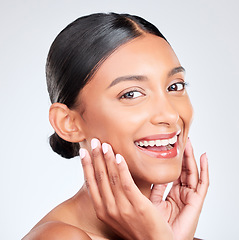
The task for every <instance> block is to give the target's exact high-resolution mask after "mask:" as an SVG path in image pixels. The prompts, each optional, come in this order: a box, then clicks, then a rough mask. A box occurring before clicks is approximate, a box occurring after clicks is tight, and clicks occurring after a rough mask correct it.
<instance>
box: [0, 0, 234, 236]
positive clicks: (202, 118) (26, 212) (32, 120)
mask: <svg viewBox="0 0 239 240" xmlns="http://www.w3.org/2000/svg"><path fill="white" fill-rule="evenodd" d="M238 10H239V3H238V1H236V0H235V1H233V0H228V1H222V0H211V1H208V0H197V1H196V0H180V1H179V0H171V1H166V0H164V1H159V0H158V1H153V0H151V1H150V0H148V1H145V0H144V1H139V0H133V1H129V0H121V1H112V0H109V1H106V0H101V1H79V0H78V1H76V0H52V1H50V0H41V1H36V0H25V1H24V0H21V1H13V0H8V1H3V0H1V3H0V69H1V72H0V164H1V165H0V189H1V191H0V194H1V195H0V196H1V197H0V238H1V239H6V240H7V239H10V240H11V239H21V238H22V237H23V236H24V235H25V234H26V233H27V232H28V231H29V230H30V229H31V228H32V227H33V225H34V224H36V223H37V221H38V220H40V218H42V217H43V216H44V215H45V214H46V213H47V212H48V211H50V210H51V209H52V208H53V207H54V206H56V205H57V204H59V203H60V202H62V201H63V200H65V199H67V198H69V197H71V196H72V195H73V194H75V193H76V192H77V191H78V189H79V188H80V186H81V185H82V183H83V175H82V170H81V164H80V160H79V158H75V159H72V160H66V159H63V158H61V157H59V156H58V155H56V154H55V153H53V152H52V150H51V149H50V147H49V145H48V137H49V136H50V134H51V133H52V129H51V127H50V124H49V123H48V109H49V106H50V102H49V99H48V94H47V91H46V83H45V73H44V67H45V66H44V65H45V59H46V56H47V52H48V49H49V47H50V44H51V43H52V41H53V39H54V38H55V36H56V35H57V34H58V33H59V31H61V30H62V29H63V28H64V27H65V26H66V25H67V24H68V23H70V22H71V21H73V20H75V19H76V18H77V17H79V16H82V15H85V14H90V13H94V12H109V11H116V12H120V13H122V12H127V13H131V14H136V15H139V16H142V17H144V18H146V19H147V20H149V21H151V22H152V23H154V24H155V25H156V26H157V27H158V28H159V29H160V30H161V31H162V33H163V34H164V35H165V36H166V38H167V39H168V40H169V42H170V43H171V45H172V46H173V48H174V50H175V52H176V54H177V55H178V57H179V59H180V61H181V63H182V65H183V66H184V67H185V68H186V70H187V79H186V80H187V81H188V82H189V83H190V86H189V88H188V91H189V94H190V96H191V100H192V103H193V106H194V110H195V117H194V123H193V125H192V128H191V133H190V136H191V139H192V142H193V145H194V149H195V154H196V157H197V159H198V158H199V156H200V154H201V153H203V152H205V151H206V152H207V154H208V157H209V164H210V189H209V192H208V196H207V198H206V202H205V204H204V208H203V211H202V214H201V218H200V222H199V225H198V229H197V236H198V237H201V238H205V239H210V240H211V239H212V240H214V239H217V240H218V239H224V240H225V239H236V235H237V232H238V229H237V228H238V212H239V211H238V210H239V209H238V202H239V196H238V186H237V182H238V176H239V164H238V161H239V158H238V148H239V147H238V135H239V119H238V117H239V116H238V115H239V114H238V113H239V110H238V103H239V97H238V95H239V67H238V65H239V61H238V57H239V15H238Z"/></svg>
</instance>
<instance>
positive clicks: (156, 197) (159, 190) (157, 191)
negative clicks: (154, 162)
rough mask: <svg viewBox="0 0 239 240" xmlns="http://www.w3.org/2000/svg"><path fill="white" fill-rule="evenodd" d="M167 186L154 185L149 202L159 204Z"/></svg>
mask: <svg viewBox="0 0 239 240" xmlns="http://www.w3.org/2000/svg"><path fill="white" fill-rule="evenodd" d="M167 185H168V184H155V185H154V186H153V188H152V190H151V194H150V197H149V200H150V201H151V202H152V203H154V204H159V203H161V202H162V200H163V196H164V192H165V190H166V188H167Z"/></svg>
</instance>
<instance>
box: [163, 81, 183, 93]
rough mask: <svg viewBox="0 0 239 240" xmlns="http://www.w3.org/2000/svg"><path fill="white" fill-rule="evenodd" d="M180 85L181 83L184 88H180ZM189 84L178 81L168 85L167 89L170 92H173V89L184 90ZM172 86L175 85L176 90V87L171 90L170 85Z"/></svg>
mask: <svg viewBox="0 0 239 240" xmlns="http://www.w3.org/2000/svg"><path fill="white" fill-rule="evenodd" d="M178 85H181V86H182V88H181V89H180V90H178ZM187 85H188V83H186V82H176V83H173V84H171V85H170V86H169V87H168V89H167V91H168V92H172V91H175V92H176V91H183V90H184V89H185V87H186V86H187ZM172 86H175V87H176V90H175V89H171V90H170V87H172Z"/></svg>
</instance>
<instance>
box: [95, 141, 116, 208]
mask: <svg viewBox="0 0 239 240" xmlns="http://www.w3.org/2000/svg"><path fill="white" fill-rule="evenodd" d="M91 148H92V159H93V165H94V172H95V179H96V183H97V186H98V189H99V192H100V195H101V197H102V199H103V203H104V204H106V205H107V206H106V208H112V207H113V205H114V197H113V194H112V190H111V187H110V183H109V177H108V171H107V168H106V164H105V159H104V156H103V153H102V149H101V144H100V141H99V140H98V139H96V138H93V139H92V140H91Z"/></svg>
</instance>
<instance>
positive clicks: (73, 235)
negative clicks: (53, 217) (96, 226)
mask: <svg viewBox="0 0 239 240" xmlns="http://www.w3.org/2000/svg"><path fill="white" fill-rule="evenodd" d="M22 240H91V238H90V237H89V236H88V235H87V234H86V233H85V232H84V231H83V230H81V229H79V228H77V227H74V226H72V225H69V224H66V223H63V222H57V221H50V222H45V223H43V224H41V225H39V226H37V227H36V228H33V229H32V230H31V231H30V232H29V233H28V234H27V235H26V236H25V237H24V238H23V239H22Z"/></svg>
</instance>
